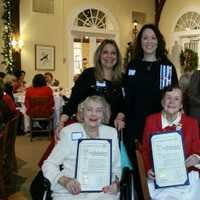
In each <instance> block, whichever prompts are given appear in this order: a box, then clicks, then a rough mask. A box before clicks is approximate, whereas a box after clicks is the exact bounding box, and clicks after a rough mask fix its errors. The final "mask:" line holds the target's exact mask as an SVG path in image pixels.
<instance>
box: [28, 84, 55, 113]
mask: <svg viewBox="0 0 200 200" xmlns="http://www.w3.org/2000/svg"><path fill="white" fill-rule="evenodd" d="M38 96H39V97H42V96H48V97H49V98H50V99H49V101H48V102H47V104H46V105H45V106H44V105H38V106H37V107H34V108H33V107H31V102H30V101H31V97H38ZM25 106H26V113H27V114H28V115H30V111H31V112H37V113H38V111H39V112H41V113H42V112H45V113H52V112H53V107H54V98H53V91H52V89H51V88H50V87H48V86H42V87H29V88H27V89H26V94H25Z"/></svg>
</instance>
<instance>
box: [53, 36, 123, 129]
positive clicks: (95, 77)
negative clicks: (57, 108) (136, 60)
mask: <svg viewBox="0 0 200 200" xmlns="http://www.w3.org/2000/svg"><path fill="white" fill-rule="evenodd" d="M122 75H123V74H122V61H121V54H120V51H119V48H118V46H117V44H116V42H115V41H114V40H111V39H105V40H104V41H103V42H102V43H101V44H100V45H99V46H98V48H97V50H96V52H95V55H94V67H91V68H87V69H85V70H84V71H83V73H82V74H81V75H80V76H79V77H78V79H77V80H76V82H75V85H74V87H73V88H72V93H71V96H70V98H69V101H68V103H67V104H66V105H65V106H64V108H63V114H62V115H61V119H60V123H59V128H58V129H59V130H58V129H57V130H58V132H59V131H60V129H61V128H62V127H63V126H64V124H65V123H66V121H67V120H68V119H69V118H70V117H71V116H72V115H74V114H76V112H77V106H78V104H79V103H80V102H81V101H83V100H84V99H85V98H87V97H88V96H91V95H102V96H104V97H105V99H106V100H107V101H108V103H109V104H110V106H111V118H110V121H109V124H110V125H114V121H115V126H116V127H117V128H119V129H120V128H122V127H123V125H124V122H123V119H124V114H123V113H122V111H123V90H122ZM115 119H116V120H115Z"/></svg>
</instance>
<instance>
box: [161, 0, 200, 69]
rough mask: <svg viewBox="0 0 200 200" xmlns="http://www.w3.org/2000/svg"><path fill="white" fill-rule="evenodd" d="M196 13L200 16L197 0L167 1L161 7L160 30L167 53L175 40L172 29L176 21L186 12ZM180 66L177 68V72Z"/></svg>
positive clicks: (199, 6)
mask: <svg viewBox="0 0 200 200" xmlns="http://www.w3.org/2000/svg"><path fill="white" fill-rule="evenodd" d="M189 11H196V12H198V13H199V14H200V1H199V0H192V1H188V0H167V1H166V2H165V5H164V7H163V11H162V14H161V18H160V24H159V27H160V30H161V32H162V33H163V35H164V37H165V39H166V43H167V48H168V50H169V52H171V50H172V46H173V44H174V41H175V40H176V38H175V34H174V28H175V25H176V23H177V21H178V19H179V18H180V17H181V16H182V15H183V14H184V13H186V12H189ZM179 67H180V66H177V68H178V71H180V69H179Z"/></svg>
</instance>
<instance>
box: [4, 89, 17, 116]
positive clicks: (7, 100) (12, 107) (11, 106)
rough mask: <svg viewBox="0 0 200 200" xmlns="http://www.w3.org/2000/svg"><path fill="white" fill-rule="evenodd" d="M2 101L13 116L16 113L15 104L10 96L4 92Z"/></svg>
mask: <svg viewBox="0 0 200 200" xmlns="http://www.w3.org/2000/svg"><path fill="white" fill-rule="evenodd" d="M2 99H3V101H4V102H5V104H6V105H7V106H8V108H9V109H10V111H11V112H12V113H13V114H15V113H17V109H16V104H15V102H14V101H13V99H12V98H11V96H10V95H8V94H7V93H6V92H4V95H3V97H2Z"/></svg>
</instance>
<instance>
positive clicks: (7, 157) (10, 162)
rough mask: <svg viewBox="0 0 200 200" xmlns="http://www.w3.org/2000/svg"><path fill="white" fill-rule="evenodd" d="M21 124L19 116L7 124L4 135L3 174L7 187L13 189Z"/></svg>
mask: <svg viewBox="0 0 200 200" xmlns="http://www.w3.org/2000/svg"><path fill="white" fill-rule="evenodd" d="M18 123H19V114H17V115H16V116H15V117H14V118H12V119H11V120H10V121H8V122H7V124H6V126H5V128H4V133H3V147H2V149H3V150H2V155H3V160H2V163H3V170H2V174H3V177H4V182H5V183H6V187H13V184H12V183H13V180H12V178H13V173H14V172H16V171H17V159H16V154H15V141H16V134H17V128H18Z"/></svg>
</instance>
